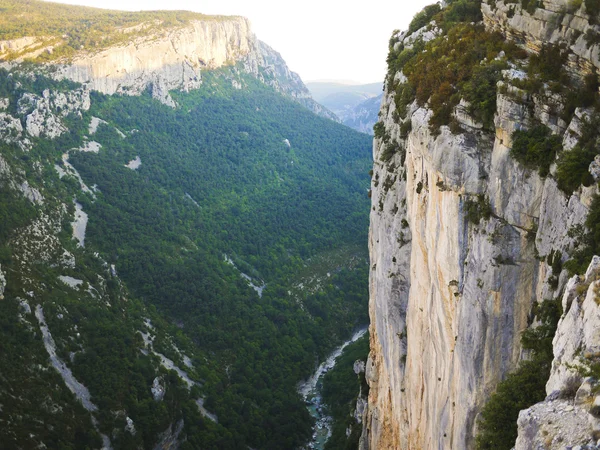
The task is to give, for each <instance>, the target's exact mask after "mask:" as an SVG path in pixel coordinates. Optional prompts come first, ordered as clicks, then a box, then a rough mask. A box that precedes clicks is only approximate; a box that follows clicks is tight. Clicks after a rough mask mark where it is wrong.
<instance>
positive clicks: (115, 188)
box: [0, 65, 371, 448]
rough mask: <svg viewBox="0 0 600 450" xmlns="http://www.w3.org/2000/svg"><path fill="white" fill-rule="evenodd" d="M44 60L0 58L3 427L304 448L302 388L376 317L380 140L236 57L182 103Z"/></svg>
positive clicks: (25, 436) (16, 441) (16, 434)
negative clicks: (73, 78) (62, 73)
mask: <svg viewBox="0 0 600 450" xmlns="http://www.w3.org/2000/svg"><path fill="white" fill-rule="evenodd" d="M35 72H36V68H35V66H32V65H24V66H19V67H16V68H14V69H13V70H12V71H11V72H7V71H1V72H0V97H1V98H2V99H3V100H2V105H3V108H4V109H3V111H1V112H0V116H1V118H2V124H1V127H0V138H1V140H2V143H1V144H0V145H1V147H0V149H1V151H0V181H1V186H2V192H3V196H2V198H1V199H2V200H1V203H0V211H2V214H3V219H5V220H3V223H2V226H1V228H0V239H1V242H0V248H1V251H0V275H1V276H0V291H3V294H4V300H3V301H2V302H0V308H2V310H3V313H2V317H3V319H2V321H3V325H2V328H1V329H0V333H2V339H1V340H2V352H3V355H5V357H4V358H3V361H2V370H1V371H0V373H2V382H1V383H0V404H2V405H3V408H2V410H0V424H1V426H0V428H1V429H2V431H1V432H0V433H1V435H0V438H1V439H2V442H9V443H11V445H13V446H25V447H33V446H36V445H39V444H40V443H44V444H45V445H46V446H48V447H49V448H50V447H52V448H57V447H61V446H62V448H86V447H89V448H98V447H99V446H100V443H101V442H102V439H104V440H105V442H106V440H107V439H108V440H109V441H110V442H111V444H112V446H113V447H114V448H135V447H142V448H152V447H153V446H154V445H156V444H157V442H159V441H160V440H163V439H166V440H168V439H173V440H174V441H175V442H179V443H180V444H181V448H245V447H246V446H250V447H253V448H292V447H295V446H297V445H299V444H301V443H302V442H303V441H304V440H305V439H306V438H308V436H309V435H310V417H309V415H308V413H307V411H306V409H305V407H304V404H303V403H302V401H301V399H300V396H299V395H298V394H297V392H296V384H297V383H298V381H300V380H301V379H302V378H303V377H305V376H307V375H308V374H309V373H310V371H311V370H312V368H313V367H314V364H315V362H316V361H317V358H319V357H321V356H323V355H324V354H325V353H326V352H327V351H328V350H329V349H331V348H332V347H333V346H334V345H335V344H336V343H337V342H339V341H341V340H342V338H345V337H346V336H347V335H348V334H350V332H351V331H352V329H353V328H355V327H357V326H358V325H363V324H365V323H366V321H367V312H366V299H367V292H366V291H367V271H368V264H367V261H366V248H365V243H366V234H367V226H368V225H367V223H368V219H367V211H368V199H367V188H368V173H367V172H368V167H369V163H370V145H371V143H370V139H369V137H368V136H366V135H362V134H360V133H356V132H353V131H351V130H349V129H348V128H346V127H343V126H341V125H338V124H336V123H334V122H332V121H329V120H326V119H322V118H318V117H317V116H315V115H314V114H312V113H311V112H310V111H308V110H306V109H304V108H302V107H301V106H299V105H297V104H295V103H293V102H292V101H290V100H287V99H285V98H284V97H282V96H281V95H279V94H277V93H275V92H274V91H272V90H270V89H269V88H267V87H265V85H263V84H261V83H259V82H258V81H256V80H255V79H254V78H252V77H250V76H247V75H244V74H243V73H242V72H241V71H239V70H238V69H237V68H235V67H231V68H226V69H222V70H220V71H215V72H204V79H203V84H202V87H201V88H200V89H199V90H197V91H192V92H190V93H175V92H173V93H172V95H173V96H174V97H175V98H176V100H177V103H178V105H179V107H178V108H176V109H173V108H170V107H168V106H165V105H163V104H161V103H159V102H158V101H156V100H153V99H152V98H151V96H150V95H142V96H141V97H127V96H105V95H102V94H98V93H96V92H90V91H88V90H86V89H85V88H83V87H81V86H78V85H76V84H73V83H69V82H60V83H59V82H56V81H52V80H49V79H47V78H44V77H43V76H40V75H36V73H35ZM242 84H243V85H244V86H245V89H242V90H240V89H237V88H236V87H239V86H240V85H242ZM64 99H67V100H66V101H65V102H63V100H64ZM75 100H76V101H75ZM132 161H133V163H132ZM136 162H137V163H136ZM139 162H141V164H139ZM126 166H127V167H126ZM75 202H77V203H75ZM81 211H83V213H84V214H87V216H88V218H89V221H88V222H87V227H85V225H84V226H83V229H84V230H85V233H84V235H85V241H83V240H82V239H80V238H81V234H77V233H74V228H75V229H76V230H79V232H80V231H81V227H82V219H81V217H82V212H81ZM77 216H79V220H77ZM83 222H85V220H83ZM78 238H79V239H78ZM4 280H5V281H4ZM46 328H47V330H50V333H52V336H53V339H52V342H50V340H49V339H48V338H47V335H45V334H44V331H45V330H46ZM16 336H21V337H20V338H18V339H16ZM44 336H46V337H45V339H43V337H44ZM52 345H54V346H55V351H56V355H57V357H56V358H58V359H56V358H55V359H54V360H53V361H54V362H56V361H59V362H60V364H62V366H61V365H60V364H58V363H57V364H58V366H56V365H55V367H60V368H62V370H63V371H65V369H64V368H65V367H66V368H67V369H69V370H70V371H72V375H73V377H74V378H75V379H76V380H77V381H78V382H80V383H82V385H84V386H85V387H87V388H88V389H89V395H90V401H91V406H90V405H89V404H88V406H89V408H88V409H87V411H85V410H83V409H82V406H81V403H80V402H79V401H78V400H76V399H75V397H73V395H72V394H71V393H69V391H68V390H67V388H66V387H65V385H64V381H63V380H62V379H61V378H60V377H58V375H56V371H55V369H54V368H52V367H51V364H50V361H49V360H48V356H49V353H50V355H52V351H51V350H48V349H49V348H51V347H52ZM24 352H26V353H27V354H28V355H30V356H29V357H28V358H24V357H23V356H22V355H23V353H24ZM169 361H170V362H169ZM173 366H175V368H176V369H177V370H176V371H174V370H168V369H169V368H173ZM24 373H32V375H31V376H29V377H23V376H22V375H23V374H24ZM161 392H162V397H161ZM19 396H21V397H22V398H26V399H28V400H27V402H21V403H19V404H18V406H17V404H15V403H14V401H13V400H11V399H14V398H16V397H19ZM50 399H51V400H50ZM8 405H13V406H10V407H9V406H8ZM198 405H200V407H199V406H198ZM54 421H55V422H56V423H54ZM32 424H33V425H32Z"/></svg>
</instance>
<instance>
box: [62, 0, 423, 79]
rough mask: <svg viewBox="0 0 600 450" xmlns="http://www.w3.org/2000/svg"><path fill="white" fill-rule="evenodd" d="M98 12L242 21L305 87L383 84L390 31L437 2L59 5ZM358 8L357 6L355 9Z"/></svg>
mask: <svg viewBox="0 0 600 450" xmlns="http://www.w3.org/2000/svg"><path fill="white" fill-rule="evenodd" d="M60 3H71V4H78V5H86V6H96V7H99V8H109V9H125V10H130V11H137V10H140V9H151V10H157V9H185V10H190V11H196V12H201V13H204V14H223V15H240V16H245V17H247V18H249V19H250V21H251V22H252V28H253V30H254V33H255V34H256V35H257V37H258V38H259V39H260V40H262V41H264V42H266V43H267V44H269V45H270V46H271V47H273V48H274V49H275V50H277V51H278V52H280V53H281V55H282V56H283V58H284V59H285V60H286V62H287V63H288V65H289V66H290V68H291V69H292V70H293V71H295V72H298V73H299V74H300V76H301V77H302V79H303V80H304V81H313V80H318V79H335V80H354V81H359V82H362V83H370V82H377V81H382V80H383V78H384V76H385V70H386V64H385V59H386V56H387V43H388V40H389V38H390V36H391V34H392V31H393V30H394V29H406V28H407V26H408V24H409V22H410V20H411V19H412V17H413V16H414V15H415V13H417V12H418V11H420V10H421V9H422V8H423V7H424V6H425V5H428V4H431V3H435V0H410V1H407V0H370V1H362V2H357V1H351V2H349V1H343V0H304V1H299V2H289V3H288V2H285V1H275V0H213V1H206V0H196V1H193V0H62V1H60ZM357 5H360V6H357Z"/></svg>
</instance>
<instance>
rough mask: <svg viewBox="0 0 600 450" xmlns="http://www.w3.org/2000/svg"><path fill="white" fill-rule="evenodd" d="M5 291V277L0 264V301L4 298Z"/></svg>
mask: <svg viewBox="0 0 600 450" xmlns="http://www.w3.org/2000/svg"><path fill="white" fill-rule="evenodd" d="M5 289H6V276H5V274H4V272H2V265H1V264H0V300H2V299H3V298H4V290H5Z"/></svg>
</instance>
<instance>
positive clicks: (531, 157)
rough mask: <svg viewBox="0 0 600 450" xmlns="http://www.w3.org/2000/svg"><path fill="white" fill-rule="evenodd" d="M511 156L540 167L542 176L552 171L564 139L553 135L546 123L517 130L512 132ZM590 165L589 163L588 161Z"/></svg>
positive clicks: (530, 166)
mask: <svg viewBox="0 0 600 450" xmlns="http://www.w3.org/2000/svg"><path fill="white" fill-rule="evenodd" d="M512 140H513V143H512V148H511V149H510V156H512V157H513V158H514V159H516V160H517V161H519V162H520V163H521V164H523V165H524V166H525V167H528V168H530V169H538V172H539V174H540V176H541V177H546V176H547V175H548V173H549V172H550V165H551V164H552V163H553V162H554V160H555V159H556V155H557V153H558V152H560V150H562V139H561V138H560V137H559V136H556V135H553V134H552V133H551V131H550V129H549V128H548V127H547V126H545V125H541V124H540V125H536V126H534V127H533V128H531V129H530V130H517V131H515V132H514V133H513V134H512ZM588 166H589V163H588Z"/></svg>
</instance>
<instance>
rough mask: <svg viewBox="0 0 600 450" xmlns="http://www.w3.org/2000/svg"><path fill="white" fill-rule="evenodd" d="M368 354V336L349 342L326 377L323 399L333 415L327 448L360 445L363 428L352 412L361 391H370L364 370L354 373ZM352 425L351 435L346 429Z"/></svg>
mask: <svg viewBox="0 0 600 450" xmlns="http://www.w3.org/2000/svg"><path fill="white" fill-rule="evenodd" d="M368 353H369V335H368V334H366V335H365V336H363V337H362V338H361V339H359V340H358V341H356V342H354V343H352V344H350V345H348V347H346V348H345V349H344V353H343V354H342V355H341V356H340V357H339V358H338V359H337V361H336V365H335V367H334V368H333V369H332V370H330V371H329V372H327V374H325V376H324V377H323V400H324V403H325V405H326V406H327V412H328V414H329V415H331V417H332V418H333V427H332V432H331V437H330V438H329V439H328V441H327V443H326V444H325V449H326V450H341V449H346V450H351V449H357V448H358V440H359V438H360V434H361V431H362V427H361V426H360V425H359V424H358V423H357V422H356V420H355V419H354V417H353V416H352V413H353V412H354V408H355V407H356V400H357V398H358V394H359V392H360V393H362V395H363V396H365V397H366V396H367V395H368V393H369V385H368V384H367V383H366V380H365V377H364V373H362V374H360V375H356V374H355V373H354V362H355V361H357V360H361V361H366V360H367V356H368ZM349 427H350V428H351V430H352V432H351V434H350V436H346V430H347V429H348V428H349Z"/></svg>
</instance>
